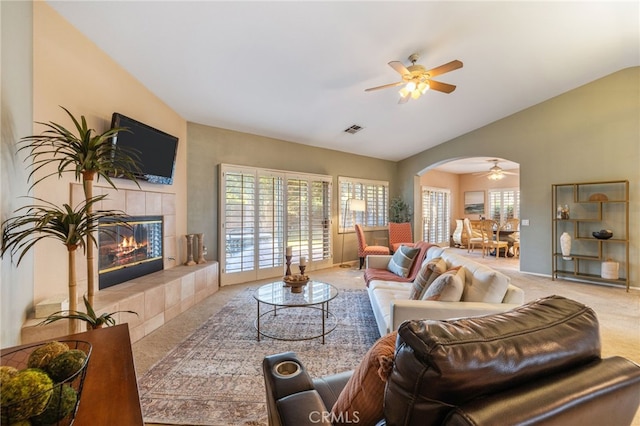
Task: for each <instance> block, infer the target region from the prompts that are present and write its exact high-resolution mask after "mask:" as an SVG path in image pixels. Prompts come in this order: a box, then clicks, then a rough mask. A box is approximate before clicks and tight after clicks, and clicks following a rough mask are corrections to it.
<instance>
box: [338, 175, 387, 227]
mask: <svg viewBox="0 0 640 426" xmlns="http://www.w3.org/2000/svg"><path fill="white" fill-rule="evenodd" d="M338 187H339V194H338V199H339V201H340V212H339V213H338V217H339V219H340V224H339V232H342V233H344V232H353V231H354V225H355V224H356V223H359V224H360V225H362V227H363V228H365V229H386V228H387V224H388V222H389V184H388V182H384V181H372V180H366V179H357V178H349V177H342V176H341V177H339V178H338ZM349 199H356V200H364V201H365V205H366V207H365V208H366V211H364V212H350V211H347V210H346V207H347V202H348V200H349ZM345 213H346V214H345Z"/></svg>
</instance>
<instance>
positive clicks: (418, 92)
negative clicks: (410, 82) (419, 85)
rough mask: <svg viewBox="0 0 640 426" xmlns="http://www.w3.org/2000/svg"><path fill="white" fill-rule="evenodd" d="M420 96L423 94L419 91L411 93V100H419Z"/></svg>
mask: <svg viewBox="0 0 640 426" xmlns="http://www.w3.org/2000/svg"><path fill="white" fill-rule="evenodd" d="M420 95H422V93H420V91H419V90H414V91H413V92H411V99H418V98H419V97H420Z"/></svg>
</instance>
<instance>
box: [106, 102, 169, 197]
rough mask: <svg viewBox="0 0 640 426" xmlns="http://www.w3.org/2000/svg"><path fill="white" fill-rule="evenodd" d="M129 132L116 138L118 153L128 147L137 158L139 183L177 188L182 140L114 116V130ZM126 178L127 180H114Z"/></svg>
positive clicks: (120, 115)
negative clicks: (176, 166)
mask: <svg viewBox="0 0 640 426" xmlns="http://www.w3.org/2000/svg"><path fill="white" fill-rule="evenodd" d="M116 127H121V128H126V129H127V130H126V131H119V132H117V133H116V134H115V135H114V136H113V140H112V143H113V145H114V147H115V149H118V148H121V147H124V148H126V149H127V150H129V152H131V151H133V152H135V154H136V155H137V157H138V158H137V159H136V160H137V163H138V168H139V170H136V171H132V172H133V174H134V175H135V177H136V179H139V180H145V181H148V182H150V183H158V184H164V185H171V184H173V172H174V169H175V162H176V154H177V151H178V138H177V137H176V136H172V135H170V134H168V133H165V132H163V131H162V130H158V129H155V128H153V127H151V126H149V125H147V124H144V123H141V122H139V121H137V120H134V119H133V118H130V117H127V116H126V115H123V114H120V113H118V112H114V113H113V116H112V117H111V128H112V129H113V128H116ZM114 177H123V176H114Z"/></svg>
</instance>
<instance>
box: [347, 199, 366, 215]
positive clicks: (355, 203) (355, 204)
mask: <svg viewBox="0 0 640 426" xmlns="http://www.w3.org/2000/svg"><path fill="white" fill-rule="evenodd" d="M349 210H351V211H352V212H363V211H365V210H366V204H365V202H364V200H356V199H355V198H351V199H350V200H349Z"/></svg>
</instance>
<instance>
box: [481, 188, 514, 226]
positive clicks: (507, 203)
mask: <svg viewBox="0 0 640 426" xmlns="http://www.w3.org/2000/svg"><path fill="white" fill-rule="evenodd" d="M488 213H489V214H488V217H489V218H490V219H492V220H495V221H498V222H499V223H504V222H506V221H507V219H513V218H519V217H520V191H519V190H518V189H501V190H490V191H489V212H488Z"/></svg>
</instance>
